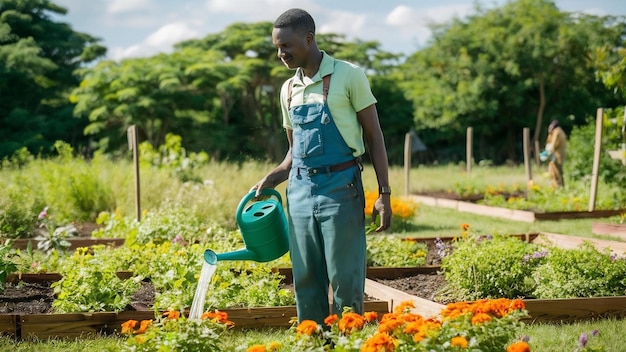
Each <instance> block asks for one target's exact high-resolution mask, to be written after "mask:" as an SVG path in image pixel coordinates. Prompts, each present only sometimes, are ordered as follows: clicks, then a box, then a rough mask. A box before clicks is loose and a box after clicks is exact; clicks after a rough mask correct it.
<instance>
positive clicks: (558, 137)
mask: <svg viewBox="0 0 626 352" xmlns="http://www.w3.org/2000/svg"><path fill="white" fill-rule="evenodd" d="M566 149H567V135H566V134H565V132H564V131H563V129H562V128H561V126H560V124H559V121H558V120H552V122H550V125H549V126H548V138H547V140H546V152H548V158H549V160H550V163H549V164H548V171H549V172H550V177H551V178H552V186H553V187H555V188H558V187H563V185H564V184H565V182H564V180H563V163H564V162H565V154H566Z"/></svg>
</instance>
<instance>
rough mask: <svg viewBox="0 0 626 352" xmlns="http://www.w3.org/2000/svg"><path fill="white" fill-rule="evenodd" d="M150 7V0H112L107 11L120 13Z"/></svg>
mask: <svg viewBox="0 0 626 352" xmlns="http://www.w3.org/2000/svg"><path fill="white" fill-rule="evenodd" d="M148 7H150V2H149V0H112V1H111V2H110V3H109V4H108V6H107V9H106V11H107V13H110V14H118V13H124V12H132V11H138V10H143V9H146V8H148Z"/></svg>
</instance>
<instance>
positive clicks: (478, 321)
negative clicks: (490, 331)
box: [472, 313, 491, 325]
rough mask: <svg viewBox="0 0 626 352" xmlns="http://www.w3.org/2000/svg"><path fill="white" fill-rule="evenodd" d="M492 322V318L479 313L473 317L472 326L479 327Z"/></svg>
mask: <svg viewBox="0 0 626 352" xmlns="http://www.w3.org/2000/svg"><path fill="white" fill-rule="evenodd" d="M490 320H491V316H490V315H489V314H485V313H478V314H475V315H474V316H473V317H472V325H479V324H482V323H486V322H488V321H490Z"/></svg>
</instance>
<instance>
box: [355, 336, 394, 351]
mask: <svg viewBox="0 0 626 352" xmlns="http://www.w3.org/2000/svg"><path fill="white" fill-rule="evenodd" d="M395 349H396V340H395V339H394V338H393V337H391V335H389V334H388V333H386V332H378V333H376V334H374V335H373V336H372V337H370V338H369V339H367V341H365V343H364V344H363V346H362V347H361V352H392V351H394V350H395Z"/></svg>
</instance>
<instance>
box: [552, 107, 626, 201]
mask: <svg viewBox="0 0 626 352" xmlns="http://www.w3.org/2000/svg"><path fill="white" fill-rule="evenodd" d="M623 115H624V109H623V108H616V109H606V110H605V111H604V116H603V136H602V146H601V148H602V153H601V154H600V167H599V175H598V176H599V177H600V178H601V179H602V180H603V181H604V182H605V183H607V184H609V185H612V186H616V187H619V188H623V187H624V185H626V167H624V166H623V165H622V164H621V162H620V161H619V160H614V159H611V157H610V156H609V153H608V152H607V151H609V150H620V149H621V144H622V143H624V140H623V138H624V137H623V136H622V128H624V123H625V122H624V120H623ZM595 130H596V121H595V118H588V119H587V123H586V124H584V125H581V126H577V127H574V129H573V130H572V132H571V134H570V136H569V141H568V149H567V159H566V161H565V165H564V168H565V177H566V178H569V179H570V180H572V181H574V182H584V183H587V184H588V183H590V182H591V173H592V171H593V158H594V146H595V142H594V141H595ZM566 184H567V183H566ZM615 197H616V198H617V200H618V201H621V202H626V199H624V197H625V196H624V194H623V192H616V193H615Z"/></svg>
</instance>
